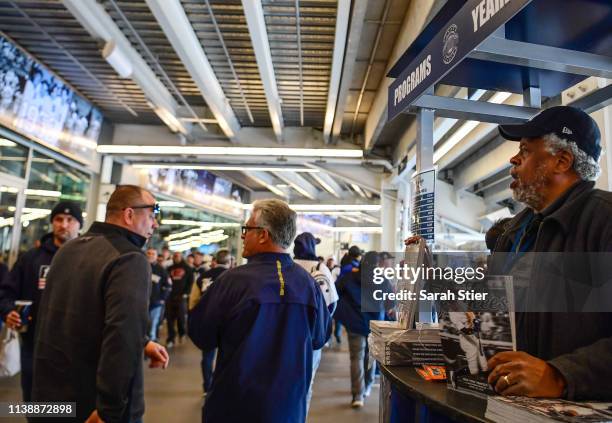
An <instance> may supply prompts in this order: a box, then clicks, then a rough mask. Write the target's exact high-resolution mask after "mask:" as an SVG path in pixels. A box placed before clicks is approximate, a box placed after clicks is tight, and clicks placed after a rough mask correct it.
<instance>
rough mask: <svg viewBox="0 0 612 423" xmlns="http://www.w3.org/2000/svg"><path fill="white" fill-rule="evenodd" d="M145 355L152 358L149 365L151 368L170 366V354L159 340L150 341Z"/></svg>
mask: <svg viewBox="0 0 612 423" xmlns="http://www.w3.org/2000/svg"><path fill="white" fill-rule="evenodd" d="M144 353H145V355H146V356H147V357H148V358H149V360H151V361H150V362H149V367H150V368H151V369H155V368H162V369H165V368H166V367H168V363H169V362H170V356H169V355H168V351H166V349H165V348H164V347H163V346H162V345H159V344H158V343H157V342H153V341H149V342H148V343H147V345H146V346H145V350H144Z"/></svg>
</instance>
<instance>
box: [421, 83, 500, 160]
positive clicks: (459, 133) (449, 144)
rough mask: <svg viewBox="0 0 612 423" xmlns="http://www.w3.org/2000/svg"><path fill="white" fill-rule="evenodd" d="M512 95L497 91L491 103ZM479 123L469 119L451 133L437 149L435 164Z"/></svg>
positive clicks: (490, 100)
mask: <svg viewBox="0 0 612 423" xmlns="http://www.w3.org/2000/svg"><path fill="white" fill-rule="evenodd" d="M511 95H512V93H508V92H505V91H499V92H497V93H495V94H494V95H493V97H491V98H490V99H489V103H495V104H501V103H503V102H504V101H506V100H507V99H508V98H510V96H511ZM479 124H480V122H478V121H476V120H468V121H467V122H465V123H464V124H463V125H461V126H460V127H459V129H457V130H456V131H455V132H454V133H453V135H451V136H450V138H449V139H447V140H446V142H445V143H444V144H442V147H440V148H439V149H437V150H436V151H435V152H434V157H433V161H434V164H435V163H438V161H439V160H440V159H441V158H442V157H444V156H445V155H446V153H448V152H449V151H450V150H452V148H453V147H454V146H456V145H457V144H459V142H460V141H461V140H462V139H463V138H465V137H466V136H467V135H468V134H469V133H470V132H472V131H473V130H474V129H476V127H477V126H478V125H479Z"/></svg>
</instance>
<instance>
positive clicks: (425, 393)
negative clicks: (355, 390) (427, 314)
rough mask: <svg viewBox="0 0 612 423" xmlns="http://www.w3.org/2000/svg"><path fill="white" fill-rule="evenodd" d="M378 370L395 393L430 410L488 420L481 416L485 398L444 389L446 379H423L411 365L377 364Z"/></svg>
mask: <svg viewBox="0 0 612 423" xmlns="http://www.w3.org/2000/svg"><path fill="white" fill-rule="evenodd" d="M379 365H380V363H379ZM380 369H381V371H382V373H383V374H384V375H385V376H386V377H387V378H388V379H389V381H390V382H391V384H393V386H394V387H396V388H397V389H398V391H399V392H401V393H402V394H404V395H406V396H409V397H411V398H414V399H415V400H416V401H418V402H421V403H423V404H424V405H425V406H427V407H429V408H431V409H432V410H435V411H437V412H439V413H441V414H444V415H446V416H448V417H450V418H451V419H453V420H458V421H462V422H474V423H490V422H491V420H489V419H486V418H485V417H484V415H485V411H486V409H487V400H486V399H483V398H478V397H476V396H472V395H469V394H464V393H462V392H457V391H454V390H452V389H448V388H447V387H446V382H431V381H430V382H428V381H425V380H423V379H422V378H421V377H420V376H419V375H418V374H417V373H416V371H415V370H414V368H413V367H396V366H384V365H380Z"/></svg>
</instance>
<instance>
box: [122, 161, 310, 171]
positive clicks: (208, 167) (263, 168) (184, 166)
mask: <svg viewBox="0 0 612 423" xmlns="http://www.w3.org/2000/svg"><path fill="white" fill-rule="evenodd" d="M132 166H133V167H134V169H191V170H228V171H232V170H233V171H240V172H248V171H252V172H271V173H274V172H297V173H318V172H320V170H319V169H310V168H307V167H273V166H227V165H219V166H217V165H192V164H188V163H186V164H165V163H159V164H148V163H135V164H133V165H132Z"/></svg>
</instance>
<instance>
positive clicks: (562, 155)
mask: <svg viewBox="0 0 612 423" xmlns="http://www.w3.org/2000/svg"><path fill="white" fill-rule="evenodd" d="M556 158H557V164H556V166H555V170H556V171H557V172H559V173H565V172H567V171H568V170H570V169H572V167H573V166H574V155H573V154H572V153H570V152H569V151H567V150H561V151H560V152H558V153H557V154H556Z"/></svg>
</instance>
